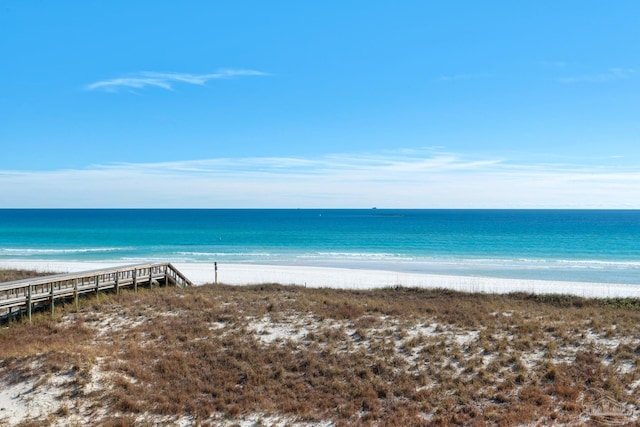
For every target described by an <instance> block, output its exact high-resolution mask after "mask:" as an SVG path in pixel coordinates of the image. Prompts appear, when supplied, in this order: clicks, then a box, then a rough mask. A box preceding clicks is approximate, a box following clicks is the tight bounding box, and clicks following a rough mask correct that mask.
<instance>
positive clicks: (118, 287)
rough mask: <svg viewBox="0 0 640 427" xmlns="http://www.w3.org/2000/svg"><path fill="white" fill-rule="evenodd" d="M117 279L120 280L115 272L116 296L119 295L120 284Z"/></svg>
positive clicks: (118, 274) (118, 273)
mask: <svg viewBox="0 0 640 427" xmlns="http://www.w3.org/2000/svg"><path fill="white" fill-rule="evenodd" d="M119 278H120V272H118V271H116V295H119V294H120V282H119Z"/></svg>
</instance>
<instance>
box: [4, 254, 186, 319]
mask: <svg viewBox="0 0 640 427" xmlns="http://www.w3.org/2000/svg"><path fill="white" fill-rule="evenodd" d="M155 284H158V285H175V286H179V287H185V286H193V283H191V281H190V280H189V279H187V278H186V276H184V275H183V274H182V273H180V271H178V270H177V269H176V268H175V267H174V266H173V265H171V264H170V263H162V264H137V265H127V266H123V267H114V268H106V269H101V270H91V271H82V272H78V273H70V274H57V275H55V276H45V277H36V278H33V279H25V280H17V281H15V282H5V283H0V316H9V317H11V316H12V315H13V314H15V313H17V312H20V313H23V312H26V313H27V316H28V318H29V320H31V312H32V310H33V309H34V308H36V307H42V306H46V305H49V306H50V307H51V313H53V312H54V307H55V301H56V300H58V299H63V298H64V299H68V298H74V299H75V304H76V306H77V305H78V297H79V296H80V295H81V294H87V293H96V294H97V293H99V292H100V291H104V290H109V289H112V290H114V291H115V292H116V293H118V292H120V289H122V288H125V287H129V288H133V289H134V290H136V291H137V290H138V286H151V285H155Z"/></svg>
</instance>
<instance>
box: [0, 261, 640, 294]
mask: <svg viewBox="0 0 640 427" xmlns="http://www.w3.org/2000/svg"><path fill="white" fill-rule="evenodd" d="M173 264H174V265H175V267H176V268H178V269H179V270H180V271H181V272H182V273H183V274H185V275H186V276H187V277H188V278H189V279H190V280H191V281H193V282H194V283H195V284H198V285H202V284H205V283H212V282H213V281H214V280H215V269H214V264H213V263H180V262H177V263H173ZM118 265H124V264H123V263H122V262H114V261H103V262H59V261H23V260H20V261H0V268H17V269H33V270H37V271H53V272H61V273H66V272H78V271H84V270H95V269H100V268H107V267H114V266H118ZM218 281H219V282H220V283H225V284H230V285H248V284H261V283H280V284H285V285H303V286H309V287H327V288H339V289H373V288H382V287H392V286H404V287H420V288H447V289H453V290H457V291H463V292H485V293H509V292H531V293H538V294H543V293H545V294H549V293H558V294H571V295H577V296H582V297H597V298H608V297H636V298H640V286H638V285H632V284H613V283H590V282H566V281H548V280H528V279H502V278H492V277H470V276H450V275H438V274H421V273H406V272H395V271H388V270H364V269H348V268H330V267H307V266H280V265H253V264H220V263H218Z"/></svg>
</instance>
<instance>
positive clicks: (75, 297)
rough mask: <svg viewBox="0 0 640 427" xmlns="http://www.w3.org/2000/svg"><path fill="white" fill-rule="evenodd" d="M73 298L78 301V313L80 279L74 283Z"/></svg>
mask: <svg viewBox="0 0 640 427" xmlns="http://www.w3.org/2000/svg"><path fill="white" fill-rule="evenodd" d="M73 298H74V299H75V301H76V311H78V279H76V280H75V281H74V283H73Z"/></svg>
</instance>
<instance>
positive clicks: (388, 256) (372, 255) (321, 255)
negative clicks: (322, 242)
mask: <svg viewBox="0 0 640 427" xmlns="http://www.w3.org/2000/svg"><path fill="white" fill-rule="evenodd" d="M296 258H299V259H326V258H348V259H362V260H371V259H375V260H406V261H411V260H415V259H416V258H415V257H413V256H410V255H403V254H394V253H384V252H314V253H304V254H298V255H296Z"/></svg>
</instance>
